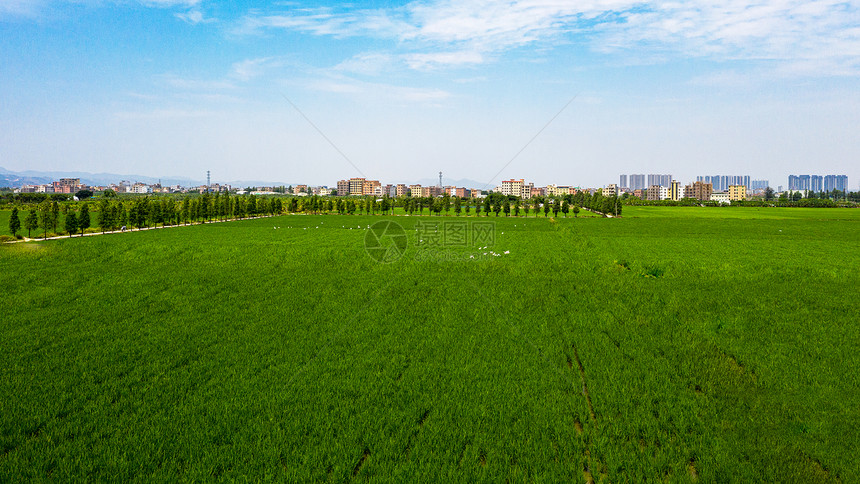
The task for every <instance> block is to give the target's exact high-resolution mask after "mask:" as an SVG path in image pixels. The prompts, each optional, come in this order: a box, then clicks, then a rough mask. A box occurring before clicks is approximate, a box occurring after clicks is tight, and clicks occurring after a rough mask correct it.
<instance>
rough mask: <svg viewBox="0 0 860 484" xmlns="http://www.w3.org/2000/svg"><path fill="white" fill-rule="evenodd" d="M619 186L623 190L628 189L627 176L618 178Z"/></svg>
mask: <svg viewBox="0 0 860 484" xmlns="http://www.w3.org/2000/svg"><path fill="white" fill-rule="evenodd" d="M618 186H619V187H621V188H627V187H628V185H627V175H621V176H619V177H618Z"/></svg>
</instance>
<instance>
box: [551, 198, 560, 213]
mask: <svg viewBox="0 0 860 484" xmlns="http://www.w3.org/2000/svg"><path fill="white" fill-rule="evenodd" d="M560 208H561V207H559V205H558V200H555V201H554V202H553V203H552V216H553V217H558V210H559V209H560Z"/></svg>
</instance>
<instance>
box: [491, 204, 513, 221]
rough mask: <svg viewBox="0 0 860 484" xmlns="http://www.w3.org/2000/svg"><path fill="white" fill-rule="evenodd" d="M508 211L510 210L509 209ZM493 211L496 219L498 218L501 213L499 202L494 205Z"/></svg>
mask: <svg viewBox="0 0 860 484" xmlns="http://www.w3.org/2000/svg"><path fill="white" fill-rule="evenodd" d="M508 210H510V208H509V209H508ZM493 211H494V212H496V217H498V216H499V214H500V213H502V204H501V203H499V202H496V203H495V205H494V206H493Z"/></svg>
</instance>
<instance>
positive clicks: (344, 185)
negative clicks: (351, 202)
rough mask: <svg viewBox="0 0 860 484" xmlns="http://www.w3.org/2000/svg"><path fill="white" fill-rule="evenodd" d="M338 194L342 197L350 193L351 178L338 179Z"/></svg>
mask: <svg viewBox="0 0 860 484" xmlns="http://www.w3.org/2000/svg"><path fill="white" fill-rule="evenodd" d="M337 194H338V195H339V196H341V197H343V196H346V195H349V180H338V181H337Z"/></svg>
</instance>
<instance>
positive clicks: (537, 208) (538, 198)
mask: <svg viewBox="0 0 860 484" xmlns="http://www.w3.org/2000/svg"><path fill="white" fill-rule="evenodd" d="M532 203H534V205H535V217H537V216H538V214H539V213H540V197H535V198H534V200H532Z"/></svg>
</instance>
